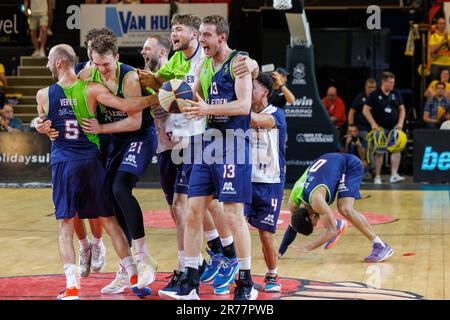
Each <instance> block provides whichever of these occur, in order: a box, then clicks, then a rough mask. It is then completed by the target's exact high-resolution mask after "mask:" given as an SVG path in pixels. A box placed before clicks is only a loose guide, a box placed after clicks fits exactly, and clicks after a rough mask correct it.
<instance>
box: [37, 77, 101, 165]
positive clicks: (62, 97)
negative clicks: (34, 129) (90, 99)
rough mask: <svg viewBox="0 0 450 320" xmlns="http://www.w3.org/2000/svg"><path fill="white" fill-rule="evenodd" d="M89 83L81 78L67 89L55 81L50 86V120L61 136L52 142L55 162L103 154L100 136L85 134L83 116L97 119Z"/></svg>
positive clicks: (53, 160) (52, 156)
mask: <svg viewBox="0 0 450 320" xmlns="http://www.w3.org/2000/svg"><path fill="white" fill-rule="evenodd" d="M87 87H88V82H87V81H82V80H78V81H77V82H75V83H74V84H73V85H72V86H70V87H68V88H66V87H64V86H62V85H61V84H58V83H55V84H54V85H51V86H50V87H49V88H48V93H47V94H48V110H47V112H46V113H47V119H48V120H51V121H52V128H54V129H56V130H57V131H58V132H59V136H58V137H57V138H56V140H54V141H53V142H52V149H51V162H52V164H54V163H58V162H67V161H74V160H87V159H92V158H95V157H97V156H98V155H99V138H98V136H97V135H95V134H88V133H84V132H83V130H82V129H81V123H82V119H83V118H88V119H92V118H95V114H94V113H92V112H91V111H90V109H89V105H88V103H87V101H86V96H87Z"/></svg>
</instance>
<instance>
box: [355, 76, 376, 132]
mask: <svg viewBox="0 0 450 320" xmlns="http://www.w3.org/2000/svg"><path fill="white" fill-rule="evenodd" d="M376 89H377V81H376V80H375V79H373V78H369V79H367V80H366V83H365V85H364V91H363V92H361V93H360V94H358V95H357V96H356V97H355V99H353V103H352V106H351V107H350V111H349V112H348V125H349V126H351V125H356V126H357V127H358V130H359V132H360V134H361V137H362V138H363V139H365V137H366V135H367V133H369V131H370V123H369V122H367V119H366V118H365V117H364V115H363V107H364V105H365V104H366V101H367V98H368V97H369V95H370V94H371V93H372V92H374V91H375V90H376Z"/></svg>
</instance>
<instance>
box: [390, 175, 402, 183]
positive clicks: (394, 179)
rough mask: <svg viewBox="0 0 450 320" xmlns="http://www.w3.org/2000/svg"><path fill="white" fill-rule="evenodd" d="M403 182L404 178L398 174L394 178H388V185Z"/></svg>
mask: <svg viewBox="0 0 450 320" xmlns="http://www.w3.org/2000/svg"><path fill="white" fill-rule="evenodd" d="M403 180H405V178H404V177H401V176H400V175H399V174H398V173H397V174H396V175H395V176H390V177H389V182H390V183H396V182H400V181H403Z"/></svg>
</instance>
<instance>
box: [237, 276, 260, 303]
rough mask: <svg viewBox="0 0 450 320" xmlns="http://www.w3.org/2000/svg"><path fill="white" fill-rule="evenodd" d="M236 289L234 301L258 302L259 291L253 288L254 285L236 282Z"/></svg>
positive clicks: (240, 281) (241, 281)
mask: <svg viewBox="0 0 450 320" xmlns="http://www.w3.org/2000/svg"><path fill="white" fill-rule="evenodd" d="M235 284H236V288H235V289H234V300H256V298H258V291H257V290H256V289H255V288H254V287H253V283H248V282H247V281H243V280H236V282H235Z"/></svg>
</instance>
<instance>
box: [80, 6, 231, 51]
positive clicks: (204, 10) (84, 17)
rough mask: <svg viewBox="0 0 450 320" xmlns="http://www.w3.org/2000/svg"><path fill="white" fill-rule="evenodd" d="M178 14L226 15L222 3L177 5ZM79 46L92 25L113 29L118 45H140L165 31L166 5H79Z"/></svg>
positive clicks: (168, 28) (167, 17)
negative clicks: (148, 38)
mask: <svg viewBox="0 0 450 320" xmlns="http://www.w3.org/2000/svg"><path fill="white" fill-rule="evenodd" d="M178 13H180V14H186V13H195V14H197V15H198V16H199V17H201V18H203V17H205V16H208V15H212V14H217V15H222V16H224V17H227V16H228V5H227V4H226V3H209V4H208V3H202V4H178ZM80 22H81V23H80V25H81V29H80V45H81V46H84V39H85V36H86V34H87V33H88V32H89V30H91V29H92V28H103V27H107V28H110V29H111V30H113V31H114V33H115V34H116V36H117V38H118V40H119V47H142V45H143V44H144V42H145V40H146V39H147V37H148V35H149V34H167V35H168V34H169V32H170V5H169V4H137V5H135V4H125V5H120V4H118V5H100V4H97V5H95V6H94V5H84V4H82V5H81V16H80Z"/></svg>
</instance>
